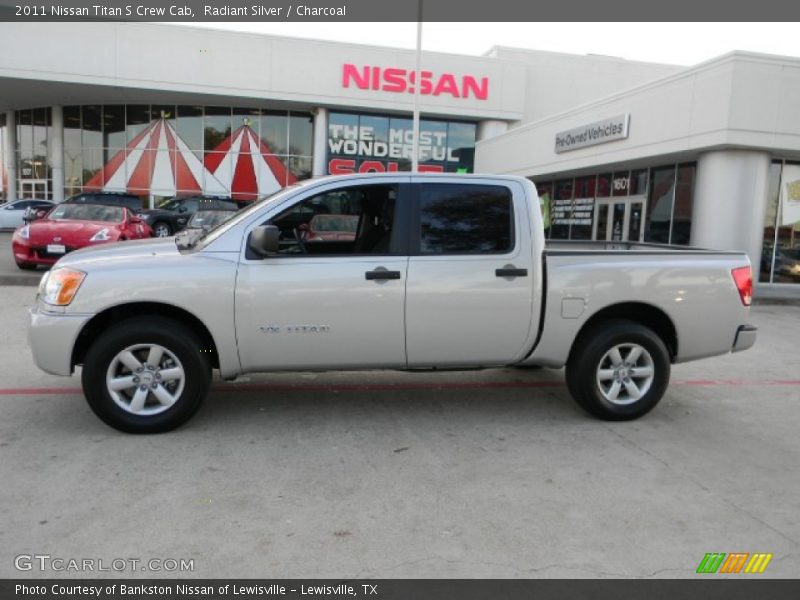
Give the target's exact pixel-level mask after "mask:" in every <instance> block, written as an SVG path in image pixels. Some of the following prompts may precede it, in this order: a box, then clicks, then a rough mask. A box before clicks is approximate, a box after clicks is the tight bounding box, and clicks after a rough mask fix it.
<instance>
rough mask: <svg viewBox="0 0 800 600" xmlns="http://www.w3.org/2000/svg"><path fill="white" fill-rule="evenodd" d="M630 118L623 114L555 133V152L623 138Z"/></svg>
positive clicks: (626, 133)
mask: <svg viewBox="0 0 800 600" xmlns="http://www.w3.org/2000/svg"><path fill="white" fill-rule="evenodd" d="M630 120H631V116H630V114H624V115H620V116H618V117H612V118H610V119H606V120H604V121H597V122H596V123H590V124H589V125H583V126H582V127H576V128H575V129H570V130H569V131H561V132H559V133H557V134H556V148H555V150H556V154H560V153H561V152H569V151H570V150H577V149H578V148H586V147H587V146H596V145H597V144H605V143H606V142H613V141H615V140H624V139H626V138H627V137H628V127H629V124H630Z"/></svg>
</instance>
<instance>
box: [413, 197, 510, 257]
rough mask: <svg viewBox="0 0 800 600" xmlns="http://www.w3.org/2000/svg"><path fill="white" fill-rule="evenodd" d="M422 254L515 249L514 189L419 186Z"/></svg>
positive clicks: (490, 251) (420, 251) (469, 252)
mask: <svg viewBox="0 0 800 600" xmlns="http://www.w3.org/2000/svg"><path fill="white" fill-rule="evenodd" d="M418 217H419V227H418V228H417V232H418V235H419V243H418V248H419V253H420V254H505V253H507V252H510V251H511V250H512V248H513V247H514V226H513V223H514V211H513V206H512V197H511V190H510V189H508V188H507V187H504V186H499V185H471V184H452V183H424V184H421V185H420V186H419V214H418Z"/></svg>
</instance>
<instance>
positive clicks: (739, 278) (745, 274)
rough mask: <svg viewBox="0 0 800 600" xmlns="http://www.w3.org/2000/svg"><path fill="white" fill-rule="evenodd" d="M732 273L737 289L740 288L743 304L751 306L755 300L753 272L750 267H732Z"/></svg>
mask: <svg viewBox="0 0 800 600" xmlns="http://www.w3.org/2000/svg"><path fill="white" fill-rule="evenodd" d="M731 275H733V281H734V282H735V283H736V289H737V290H739V297H740V298H741V299H742V304H744V305H745V306H750V302H751V301H752V300H753V272H752V271H751V270H750V267H737V268H736V269H731Z"/></svg>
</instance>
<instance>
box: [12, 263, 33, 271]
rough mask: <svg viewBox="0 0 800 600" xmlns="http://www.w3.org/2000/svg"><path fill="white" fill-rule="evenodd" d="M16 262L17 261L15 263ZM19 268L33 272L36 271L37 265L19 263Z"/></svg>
mask: <svg viewBox="0 0 800 600" xmlns="http://www.w3.org/2000/svg"><path fill="white" fill-rule="evenodd" d="M14 262H16V261H14ZM17 266H18V267H19V268H20V269H22V270H23V271H33V270H35V269H36V265H34V264H32V263H24V262H17Z"/></svg>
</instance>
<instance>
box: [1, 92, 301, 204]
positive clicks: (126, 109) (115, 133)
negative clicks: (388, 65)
mask: <svg viewBox="0 0 800 600" xmlns="http://www.w3.org/2000/svg"><path fill="white" fill-rule="evenodd" d="M63 113H64V196H65V197H69V196H73V195H75V194H78V193H80V192H81V191H82V190H83V189H84V186H85V185H86V184H87V182H91V185H90V186H89V187H91V188H92V189H107V191H121V192H124V191H127V192H134V193H136V194H138V195H141V196H143V197H144V198H145V199H147V198H148V196H151V195H157V196H159V197H161V196H164V195H166V196H172V195H188V194H193V193H198V192H202V193H208V194H211V195H221V196H225V195H230V196H234V197H238V198H240V199H246V200H252V199H256V198H257V197H261V196H266V195H269V194H271V193H274V192H275V191H277V189H279V188H276V186H285V185H287V184H289V183H292V182H294V181H296V180H298V179H305V178H308V177H310V176H311V170H312V169H311V164H312V161H311V155H312V151H313V117H312V115H311V114H310V113H307V112H300V111H296V112H291V113H290V112H289V111H275V110H265V109H261V108H254V107H235V108H232V107H225V106H222V107H220V106H212V107H203V106H192V105H179V106H176V105H173V104H152V105H151V104H128V105H124V104H110V105H84V106H65V107H63ZM16 116H17V129H18V131H17V138H18V148H19V152H18V154H17V156H16V159H17V161H18V163H17V178H18V182H21V180H22V179H34V180H36V181H37V182H40V183H41V189H46V190H48V196H51V195H52V189H51V181H52V174H51V165H50V161H49V158H48V157H49V156H50V148H49V144H50V140H51V138H52V132H51V126H52V115H51V109H50V108H37V109H31V110H21V111H17V113H16ZM0 118H2V119H3V121H4V120H5V118H4V115H0ZM160 122H161V123H164V127H163V128H158V127H157V125H158V123H160ZM245 125H247V126H248V127H249V129H250V130H251V132H252V134H253V135H252V137H248V144H249V150H248V153H249V154H251V155H253V156H257V157H258V159H257V160H253V161H252V165H253V170H252V173H251V176H250V177H248V178H245V179H246V184H242V185H246V187H247V188H248V189H247V192H246V193H244V195H243V194H242V193H241V191H239V190H236V189H232V188H235V187H236V185H237V182H241V181H244V179H241V178H234V177H233V175H232V173H233V172H234V171H235V170H236V169H237V168H239V169H241V168H245V169H246V167H247V164H248V163H247V161H246V160H244V159H243V156H244V154H243V152H244V147H234V148H231V145H232V144H231V143H232V141H235V140H231V135H232V134H233V133H234V132H235V131H236V130H237V129H240V128H241V127H243V126H245ZM156 134H157V135H156ZM148 136H152V137H148ZM259 140H261V142H263V143H265V144H266V145H267V147H266V148H264V147H263V146H262V147H261V148H260V149H259V143H260V142H259ZM133 144H140V147H139V149H140V150H144V152H139V153H135V154H134V153H131V152H127V151H126V149H128V150H130V149H132V146H133ZM226 144H227V145H226ZM265 151H266V152H269V153H270V154H269V160H264V158H263V157H264V156H266V155H262V153H263V152H265ZM162 154H163V156H162ZM217 154H219V155H220V157H219V158H218V159H217V158H214V156H216V155H217ZM273 155H274V156H273ZM159 157H161V158H159ZM240 159H242V160H240ZM0 160H3V159H2V149H0ZM214 161H216V162H214ZM206 162H214V164H215V165H223V166H225V167H226V169H227V171H226V172H227V178H225V177H223V179H225V181H226V182H227V183H226V184H225V185H223V184H222V183H220V178H219V177H217V176H215V175H214V173H213V172H211V171H209V169H208V167H207V165H206V164H205V163H206ZM148 169H150V175H148V176H141V177H139V176H135V174H136V173H139V174H142V173H145V172H147V171H148ZM270 171H272V173H270ZM154 182H157V183H154ZM254 182H258V183H257V185H258V189H251V188H253V186H254V185H255V184H254ZM262 184H263V185H262ZM19 185H22V184H21V183H19ZM37 185H38V184H37ZM264 186H266V187H264ZM112 187H113V189H110V188H112ZM262 188H263V189H262ZM37 189H38V188H37ZM5 194H7V190H5V189H4V188H3V187H2V184H0V197H3V196H4V195H5ZM146 203H148V202H147V200H146Z"/></svg>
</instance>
